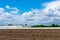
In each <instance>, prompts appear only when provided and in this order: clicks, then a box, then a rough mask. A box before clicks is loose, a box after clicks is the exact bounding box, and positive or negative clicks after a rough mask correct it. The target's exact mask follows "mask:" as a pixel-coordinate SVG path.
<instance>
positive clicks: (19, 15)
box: [0, 0, 60, 25]
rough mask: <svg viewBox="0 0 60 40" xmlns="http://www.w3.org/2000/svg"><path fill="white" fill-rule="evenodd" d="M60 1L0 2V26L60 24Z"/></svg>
mask: <svg viewBox="0 0 60 40" xmlns="http://www.w3.org/2000/svg"><path fill="white" fill-rule="evenodd" d="M59 7H60V0H0V25H6V24H14V25H17V24H28V25H37V24H46V25H48V24H59V23H60V8H59Z"/></svg>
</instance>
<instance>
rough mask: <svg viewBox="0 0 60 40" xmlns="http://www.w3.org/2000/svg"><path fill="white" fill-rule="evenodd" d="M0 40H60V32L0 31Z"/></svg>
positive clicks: (31, 30)
mask: <svg viewBox="0 0 60 40" xmlns="http://www.w3.org/2000/svg"><path fill="white" fill-rule="evenodd" d="M0 40H60V30H59V29H0Z"/></svg>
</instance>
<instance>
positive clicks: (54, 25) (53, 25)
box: [32, 24, 60, 27]
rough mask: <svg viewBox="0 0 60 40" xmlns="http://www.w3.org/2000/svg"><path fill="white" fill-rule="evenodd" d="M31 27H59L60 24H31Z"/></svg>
mask: <svg viewBox="0 0 60 40" xmlns="http://www.w3.org/2000/svg"><path fill="white" fill-rule="evenodd" d="M32 27H60V25H57V24H51V25H48V26H46V25H33V26H32Z"/></svg>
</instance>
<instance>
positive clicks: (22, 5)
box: [0, 0, 52, 12]
mask: <svg viewBox="0 0 60 40" xmlns="http://www.w3.org/2000/svg"><path fill="white" fill-rule="evenodd" d="M50 1H52V0H0V7H5V6H6V5H9V6H11V7H17V8H19V10H21V12H25V11H29V10H31V8H38V9H42V8H43V7H42V6H41V4H42V3H45V2H50Z"/></svg>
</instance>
